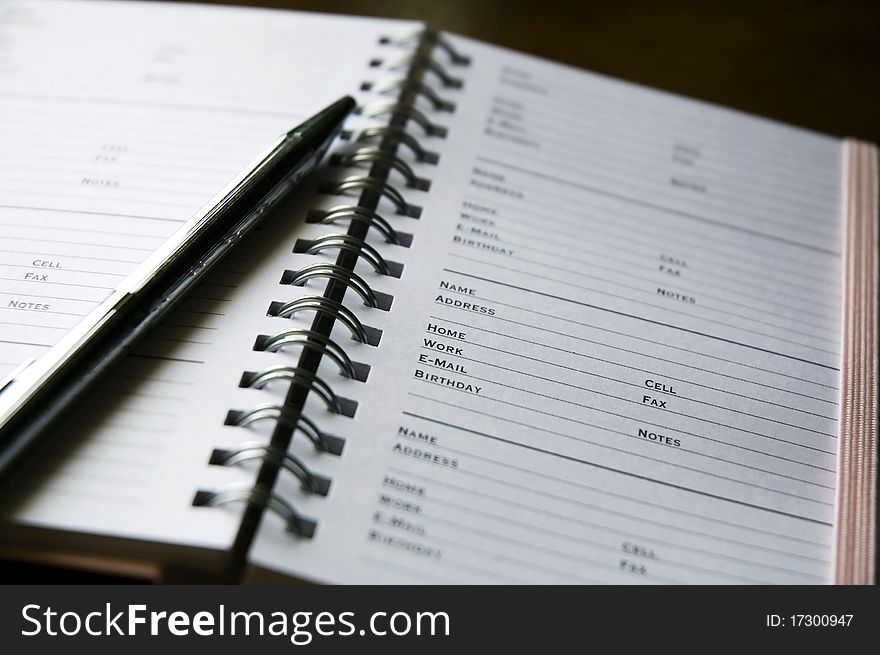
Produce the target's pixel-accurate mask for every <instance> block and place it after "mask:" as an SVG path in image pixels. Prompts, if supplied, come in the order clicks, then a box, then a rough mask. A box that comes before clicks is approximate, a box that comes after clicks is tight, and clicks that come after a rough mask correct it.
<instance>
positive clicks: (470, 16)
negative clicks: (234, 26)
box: [221, 0, 880, 142]
mask: <svg viewBox="0 0 880 655" xmlns="http://www.w3.org/2000/svg"><path fill="white" fill-rule="evenodd" d="M221 1H222V0H221ZM226 4H251V5H260V6H266V7H285V8H289V9H301V10H307V11H328V12H337V13H346V14H361V15H366V16H384V17H392V18H407V19H417V20H423V21H426V22H427V23H428V25H429V26H430V27H433V28H436V29H443V30H448V31H450V32H455V33H458V34H463V35H465V36H469V37H473V38H476V39H481V40H484V41H489V42H491V43H495V44H497V45H502V46H505V47H508V48H513V49H515V50H521V51H524V52H528V53H531V54H535V55H539V56H541V57H547V58H549V59H554V60H556V61H560V62H564V63H567V64H572V65H574V66H578V67H581V68H587V69H589V70H592V71H595V72H598V73H603V74H606V75H610V76H613V77H620V78H623V79H627V80H630V81H633V82H638V83H640V84H645V85H648V86H653V87H658V88H661V89H665V90H668V91H673V92H676V93H681V94H684V95H688V96H693V97H696V98H700V99H702V100H707V101H710V102H714V103H718V104H722V105H727V106H729V107H734V108H737V109H742V110H745V111H748V112H752V113H755V114H761V115H763V116H767V117H769V118H774V119H777V120H781V121H784V122H786V123H794V124H796V125H800V126H803V127H808V128H810V129H813V130H818V131H821V132H828V133H831V134H835V135H839V136H856V137H860V138H863V139H867V140H870V141H874V142H878V141H880V111H878V108H880V0H839V1H837V2H834V1H831V0H827V1H826V0H764V1H763V2H761V1H758V0H678V1H677V2H672V1H670V0H667V1H664V0H641V1H637V0H323V1H321V0H287V1H286V2H285V1H283V0H276V1H274V2H273V1H272V0H267V1H259V0H258V1H257V2H245V1H238V2H227V3H226Z"/></svg>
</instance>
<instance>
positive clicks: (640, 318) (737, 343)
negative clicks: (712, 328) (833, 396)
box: [443, 268, 840, 371]
mask: <svg viewBox="0 0 880 655" xmlns="http://www.w3.org/2000/svg"><path fill="white" fill-rule="evenodd" d="M443 270H444V271H446V272H447V273H453V274H456V275H463V276H465V277H470V278H473V279H475V280H482V281H483V282H490V283H492V284H497V285H499V286H503V287H508V288H510V289H516V290H517V291H526V292H528V293H533V294H535V295H538V296H544V297H546V298H552V299H554V300H562V301H564V302H568V303H572V304H574V305H580V306H581V307H589V308H590V309H597V310H599V311H603V312H608V313H610V314H615V315H617V316H625V317H626V318H633V319H636V320H638V321H643V322H645V323H650V324H652V325H659V326H662V327H667V328H672V329H673V330H680V331H681V332H687V333H688V334H694V335H696V336H700V337H706V338H708V339H715V340H717V341H722V342H724V343H729V344H731V345H734V346H742V347H743V348H751V349H752V350H757V351H760V352H763V353H767V354H768V355H776V356H778V357H785V358H787V359H793V360H795V361H798V362H803V363H805V364H812V365H813V366H819V367H821V368H827V369H829V370H831V371H839V370H840V369H839V368H837V367H835V366H829V365H827V364H820V363H819V362H814V361H811V360H809V359H803V358H801V357H795V356H794V355H788V354H786V353H781V352H777V351H775V350H768V349H766V348H761V347H759V346H755V345H753V344H749V343H743V342H740V341H734V340H733V339H725V338H724V337H719V336H716V335H713V334H708V333H706V332H700V331H698V330H690V329H688V328H683V327H680V326H677V325H670V324H668V323H662V322H660V321H655V320H652V319H650V318H645V317H644V316H637V315H635V314H628V313H626V312H621V311H617V310H615V309H608V308H607V307H600V306H598V305H592V304H590V303H585V302H581V301H579V300H572V299H571V298H563V297H562V296H555V295H553V294H551V293H546V292H544V291H536V290H535V289H527V288H525V287H520V286H517V285H515V284H508V283H507V282H499V281H498V280H492V279H489V278H485V277H480V276H479V275H474V274H473V273H464V272H462V271H455V270H452V269H449V268H444V269H443Z"/></svg>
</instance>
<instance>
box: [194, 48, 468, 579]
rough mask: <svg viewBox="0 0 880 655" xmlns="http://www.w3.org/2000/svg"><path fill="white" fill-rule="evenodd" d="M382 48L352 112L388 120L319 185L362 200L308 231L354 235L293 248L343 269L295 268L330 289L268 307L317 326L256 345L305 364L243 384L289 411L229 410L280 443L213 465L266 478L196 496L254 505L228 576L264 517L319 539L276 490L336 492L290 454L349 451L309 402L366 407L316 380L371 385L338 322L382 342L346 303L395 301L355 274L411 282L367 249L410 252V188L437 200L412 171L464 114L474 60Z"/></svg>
mask: <svg viewBox="0 0 880 655" xmlns="http://www.w3.org/2000/svg"><path fill="white" fill-rule="evenodd" d="M379 45H380V47H382V48H383V50H385V51H387V52H388V56H387V57H382V58H379V59H373V60H371V61H370V62H369V66H370V69H371V70H373V71H375V72H376V73H380V75H378V76H377V77H378V79H377V80H375V81H369V82H364V83H363V85H362V87H361V90H362V91H363V92H367V93H369V94H370V95H371V96H374V98H373V99H372V100H371V101H369V102H367V103H365V104H363V105H362V106H359V107H358V108H357V109H356V110H355V113H356V114H359V115H360V116H362V117H366V118H369V119H379V118H382V117H385V116H387V117H388V118H387V120H385V121H384V122H382V123H381V124H376V125H370V126H368V127H365V128H362V129H359V130H348V129H346V130H343V132H342V135H341V142H342V146H341V147H340V149H339V150H338V151H337V152H336V153H335V154H333V155H331V156H330V158H329V164H330V170H345V171H346V173H345V174H344V175H343V176H342V177H335V178H334V179H329V180H325V181H324V182H322V183H321V184H320V186H319V192H320V193H322V194H330V195H333V196H339V197H341V198H344V197H346V196H349V197H350V196H356V199H355V198H352V200H350V201H348V200H342V201H340V202H339V203H337V204H334V205H333V206H331V207H330V208H329V209H312V210H310V211H309V212H308V214H307V216H306V221H307V222H309V223H319V224H326V225H344V224H347V229H346V231H345V232H342V231H339V232H333V233H329V234H325V235H322V236H320V237H318V238H316V239H311V240H307V239H299V240H298V241H297V242H296V244H295V246H294V252H296V253H305V254H310V255H316V256H319V255H324V256H325V257H326V253H327V252H329V251H336V253H337V254H336V258H335V261H333V262H332V263H329V262H327V260H326V258H323V259H322V260H321V261H318V262H316V263H314V264H309V265H307V266H304V267H302V268H299V269H297V270H286V271H284V272H283V274H282V277H281V283H282V284H290V285H294V286H304V285H305V284H306V283H307V282H308V281H310V280H312V281H322V280H326V281H327V282H326V287H325V288H324V292H323V293H322V294H321V295H305V296H301V297H298V298H296V299H294V300H291V301H289V302H284V303H281V302H276V303H272V305H271V306H270V307H269V308H268V313H269V314H270V315H273V316H278V317H284V318H290V317H293V316H294V315H296V314H301V313H304V312H310V313H313V314H314V316H313V319H312V322H311V325H310V326H309V327H308V328H304V327H292V328H287V329H284V330H280V331H278V332H276V333H275V334H269V335H259V336H258V337H257V339H256V343H255V346H254V347H255V349H257V350H264V351H270V352H274V351H278V350H282V349H284V350H293V349H298V350H299V351H300V356H299V360H298V363H297V365H296V366H288V365H274V366H270V367H267V368H265V369H263V370H258V371H245V372H244V373H243V375H242V377H241V379H240V380H239V386H241V387H248V388H256V389H261V388H263V387H264V386H265V385H267V384H273V385H274V384H278V383H279V382H281V383H283V384H286V385H287V393H286V395H285V398H284V400H283V402H280V403H264V404H259V405H256V406H253V407H250V408H247V409H234V410H230V411H229V413H228V414H227V417H226V424H227V425H231V426H237V427H240V428H242V429H243V430H246V429H247V428H248V427H249V426H250V425H251V424H253V423H254V422H257V421H262V420H271V421H274V427H273V430H272V435H271V437H270V439H269V440H268V441H266V442H263V443H259V442H253V441H244V442H243V443H242V444H241V445H240V446H238V447H235V448H215V449H214V451H213V452H212V453H211V454H210V458H209V463H210V464H213V465H217V466H237V465H239V464H241V463H243V462H247V461H252V460H257V461H258V462H259V469H258V471H257V474H256V478H255V481H254V484H253V485H248V486H245V487H229V488H222V489H201V490H199V491H197V492H196V494H195V497H194V499H193V504H194V505H195V506H199V507H217V506H222V505H226V504H228V503H233V502H244V503H245V509H244V512H243V514H242V519H241V523H240V525H239V529H238V533H237V535H236V539H235V542H234V543H233V546H232V548H231V549H230V551H229V552H228V553H227V562H226V564H225V568H226V570H227V573H228V574H229V577H231V578H238V577H240V576H241V575H242V573H243V571H244V569H245V567H246V565H247V557H248V552H249V550H250V546H251V544H252V542H253V540H254V538H255V535H256V532H257V529H258V528H259V525H260V522H261V520H262V517H263V514H264V512H265V511H266V510H268V511H271V512H275V513H277V514H278V515H280V516H281V517H282V519H283V521H284V523H285V525H286V528H287V530H288V532H290V533H291V534H292V535H293V536H294V537H295V538H299V539H310V538H312V537H314V535H315V534H316V532H317V530H318V527H319V521H318V519H317V518H315V517H311V516H304V515H303V514H301V513H300V512H299V511H298V510H297V508H296V501H295V499H291V498H284V497H282V496H281V495H279V494H278V493H277V492H276V491H275V488H276V481H277V480H278V478H279V476H280V475H293V476H295V477H296V478H297V479H298V480H299V483H300V486H301V489H302V493H305V494H315V495H319V496H326V495H327V493H328V491H329V489H330V485H331V484H332V480H331V479H329V478H327V477H325V476H323V475H321V474H320V473H319V472H316V471H313V470H311V469H310V468H309V467H307V466H306V465H305V464H304V463H303V461H302V460H301V459H300V458H298V457H296V455H294V454H293V453H292V452H291V443H292V441H293V437H294V435H295V434H297V433H299V434H301V435H303V436H304V437H305V438H306V439H307V440H308V441H309V443H310V444H311V447H313V448H315V449H317V450H319V451H321V452H323V453H328V454H330V455H334V456H341V455H342V453H343V449H344V446H345V436H344V435H341V436H337V435H331V434H327V433H325V432H324V431H323V430H322V429H321V427H320V419H319V418H315V417H314V416H312V417H310V416H307V415H306V413H305V403H306V400H307V399H308V398H309V396H310V395H311V394H314V395H315V396H317V397H318V398H319V399H320V400H321V401H322V402H323V404H324V405H325V406H326V408H327V410H328V411H330V412H333V413H335V414H339V415H342V416H349V417H353V416H354V414H355V411H356V409H357V402H356V401H355V400H351V399H348V398H344V397H341V396H339V395H338V394H337V393H335V391H334V390H333V388H332V386H331V385H330V384H329V383H328V382H327V381H325V380H324V379H323V378H321V377H320V376H319V375H318V368H319V366H320V364H321V362H322V361H323V360H324V359H325V358H326V359H327V360H331V361H332V362H333V363H334V364H335V366H336V367H338V369H339V371H340V373H341V374H342V375H344V376H345V377H348V378H351V379H354V380H359V381H361V382H366V381H367V378H368V375H369V366H368V365H366V364H363V363H360V362H356V361H353V360H352V359H351V357H349V355H348V353H347V352H346V350H345V349H344V348H343V347H342V346H340V345H339V343H337V342H336V341H335V340H334V339H331V337H330V335H331V332H332V330H333V328H334V326H335V325H337V324H341V325H343V326H344V327H345V328H346V329H347V331H348V332H350V333H351V336H352V338H353V339H354V340H356V341H358V342H361V343H363V344H368V345H371V346H377V345H378V343H379V340H380V339H381V336H382V333H381V330H379V329H376V328H373V327H370V326H369V325H366V324H365V323H364V322H363V321H362V320H361V317H360V316H359V315H358V314H359V313H361V312H360V311H358V312H355V311H353V310H352V309H350V308H349V307H348V306H346V305H344V304H343V300H344V298H345V297H346V295H347V294H350V293H353V294H356V296H358V297H359V299H360V300H361V301H363V304H364V305H365V306H366V307H367V309H366V310H365V312H363V313H364V314H365V315H369V313H370V312H387V311H392V303H393V297H392V296H391V295H390V294H387V293H384V292H382V291H381V290H378V289H374V288H373V285H371V284H369V283H368V282H367V281H366V280H365V279H364V278H363V277H362V276H360V275H358V274H357V273H355V266H356V264H357V263H358V261H361V260H363V261H365V262H366V263H368V264H369V265H370V266H371V267H372V268H373V270H375V272H376V273H377V274H380V275H383V276H392V277H398V278H399V277H401V276H402V275H403V266H402V265H401V264H399V263H397V262H395V261H392V260H391V259H389V258H387V257H386V256H384V255H383V254H381V253H380V252H379V250H378V249H377V248H376V247H374V246H373V245H371V244H370V243H369V241H370V240H371V237H378V238H379V239H381V240H382V241H384V242H385V243H386V244H388V245H389V247H392V248H408V247H410V245H411V243H412V240H413V237H412V235H411V234H409V233H408V232H407V231H406V230H405V229H402V228H401V226H402V225H405V224H406V222H407V221H411V220H413V219H419V218H420V217H421V213H422V209H421V207H419V206H417V205H413V204H411V203H410V202H409V201H408V199H407V195H408V191H407V190H408V189H411V190H417V191H419V192H428V191H429V190H430V187H431V181H430V180H429V179H426V178H424V177H420V176H419V175H417V174H416V172H415V171H414V168H413V163H414V162H419V163H421V164H427V165H437V163H438V162H439V155H438V154H437V153H436V152H434V151H433V150H432V149H431V147H430V144H431V142H433V141H436V140H438V139H444V138H445V137H446V133H447V130H446V128H445V127H444V126H443V125H442V124H440V123H442V117H443V115H444V114H446V115H449V114H450V113H451V112H454V111H455V103H454V102H453V101H451V100H450V99H449V97H448V96H450V95H451V94H453V93H454V92H455V91H456V90H458V89H460V88H461V87H462V81H461V79H459V77H457V76H456V75H455V74H454V73H453V71H455V70H456V69H457V68H459V69H460V68H461V67H466V66H468V65H469V64H470V61H469V59H468V58H467V57H466V56H463V55H462V54H460V53H459V52H457V51H456V50H455V49H454V48H453V47H452V45H451V44H450V43H449V42H448V41H446V40H445V39H444V38H443V37H442V36H441V35H440V34H438V33H437V32H433V31H419V32H417V33H412V34H406V35H402V36H399V37H390V36H389V37H383V38H382V39H380V43H379ZM417 168H422V167H417ZM391 212H393V213H391ZM383 249H385V248H384V247H383ZM367 322H369V320H367Z"/></svg>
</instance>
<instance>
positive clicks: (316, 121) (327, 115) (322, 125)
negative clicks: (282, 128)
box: [288, 96, 357, 135]
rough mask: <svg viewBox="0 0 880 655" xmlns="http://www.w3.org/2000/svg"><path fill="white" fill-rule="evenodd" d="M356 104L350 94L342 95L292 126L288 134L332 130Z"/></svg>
mask: <svg viewBox="0 0 880 655" xmlns="http://www.w3.org/2000/svg"><path fill="white" fill-rule="evenodd" d="M356 106H357V103H356V102H355V99H354V98H352V97H351V96H343V97H341V98H340V99H339V100H337V101H336V102H334V103H331V104H330V105H328V106H327V107H325V108H324V109H322V110H321V111H319V112H318V113H317V114H315V115H314V116H312V117H311V118H309V119H306V120H305V121H303V123H302V124H300V125H298V126H297V127H295V128H293V129H292V130H291V131H290V132H288V135H294V134H299V135H302V134H304V133H306V132H312V131H321V132H323V131H327V132H329V131H332V130H334V129H336V128H337V127H338V126H339V125H340V124H341V123H342V122H343V121H344V120H345V119H346V118H347V117H348V115H349V114H350V113H351V112H352V111H353V110H354V108H355V107H356Z"/></svg>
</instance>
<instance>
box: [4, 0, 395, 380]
mask: <svg viewBox="0 0 880 655" xmlns="http://www.w3.org/2000/svg"><path fill="white" fill-rule="evenodd" d="M366 25H373V26H374V27H373V28H372V29H371V28H367V29H363V28H364V27H365V26H366ZM378 25H379V23H378V22H374V21H369V20H344V19H336V18H329V19H328V18H326V17H323V16H320V15H308V14H306V15H301V16H293V15H290V14H287V15H285V14H278V13H275V12H269V11H262V10H241V9H219V10H217V9H215V10H205V9H204V8H200V7H192V6H188V5H178V4H168V3H138V2H130V3H103V2H92V3H89V2H58V3H52V2H13V3H2V4H0V100H2V101H0V143H2V144H3V147H2V148H0V378H2V377H3V376H5V375H6V374H7V373H8V372H9V371H10V370H11V369H12V368H13V367H14V366H16V365H17V364H18V363H20V362H21V361H22V360H24V359H25V358H27V357H33V356H38V355H39V354H40V353H41V352H43V351H44V350H45V349H46V348H47V347H49V346H51V345H53V344H54V343H55V342H56V341H58V339H59V338H60V337H61V336H62V335H63V334H64V333H65V331H66V330H68V329H69V328H70V327H71V326H73V325H74V324H75V323H76V322H77V321H78V320H79V319H80V318H81V317H83V316H84V315H85V314H87V313H88V312H89V311H90V310H91V309H93V308H94V307H95V306H96V305H97V303H98V302H100V301H101V300H102V299H103V298H105V297H106V296H107V295H109V293H110V291H111V289H113V288H114V286H115V285H116V284H117V283H118V282H119V281H121V280H122V279H123V277H124V276H125V275H126V274H128V273H130V272H131V271H132V270H133V269H134V268H135V267H136V266H137V264H139V263H140V262H142V261H143V260H144V259H145V258H146V257H147V255H148V254H149V253H151V252H153V251H154V250H155V248H156V247H157V246H158V245H159V244H160V243H161V242H162V241H163V240H164V239H165V238H167V237H168V236H169V235H170V234H171V233H172V232H174V231H175V229H177V227H178V226H179V225H180V223H181V222H182V221H184V220H186V219H187V218H189V216H191V215H192V214H193V213H194V212H195V211H196V210H197V209H198V208H199V207H201V206H202V205H203V204H204V203H205V202H207V201H208V200H209V199H210V198H211V197H212V196H213V195H214V194H215V193H216V192H217V191H218V190H219V189H221V188H222V187H223V186H224V185H225V183H226V182H228V181H229V180H230V179H232V178H233V177H234V176H235V174H236V173H238V171H240V170H241V169H242V167H243V166H245V165H246V164H247V163H248V162H249V161H250V160H251V159H253V157H254V156H256V154H257V153H259V152H260V150H261V149H262V148H264V147H265V146H266V145H267V144H269V143H271V142H272V141H273V140H274V139H275V138H277V136H278V135H279V134H281V133H283V132H285V131H287V130H288V129H290V128H291V127H293V126H294V125H296V124H297V123H299V122H300V121H301V120H302V119H304V118H305V117H306V116H308V115H310V114H311V113H313V112H314V111H317V110H318V109H320V108H321V107H323V106H326V105H327V104H329V103H330V102H332V101H334V100H336V99H337V98H338V97H339V96H341V95H343V94H344V93H346V92H350V91H351V89H352V86H353V84H357V83H359V79H360V75H359V73H360V71H361V70H362V69H363V68H364V67H365V66H366V63H365V61H364V54H363V52H362V51H360V52H359V51H358V49H359V48H363V47H368V48H372V47H373V46H374V44H373V43H372V42H371V41H370V38H371V37H372V36H373V31H374V30H376V29H377V28H378ZM230 44H235V47H230ZM331 55H332V57H333V58H334V59H335V60H336V61H337V62H338V66H335V67H334V68H333V71H332V74H328V71H327V70H324V62H325V61H326V60H327V57H328V56H331ZM355 80H357V82H356V81H355ZM354 88H356V87H354Z"/></svg>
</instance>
